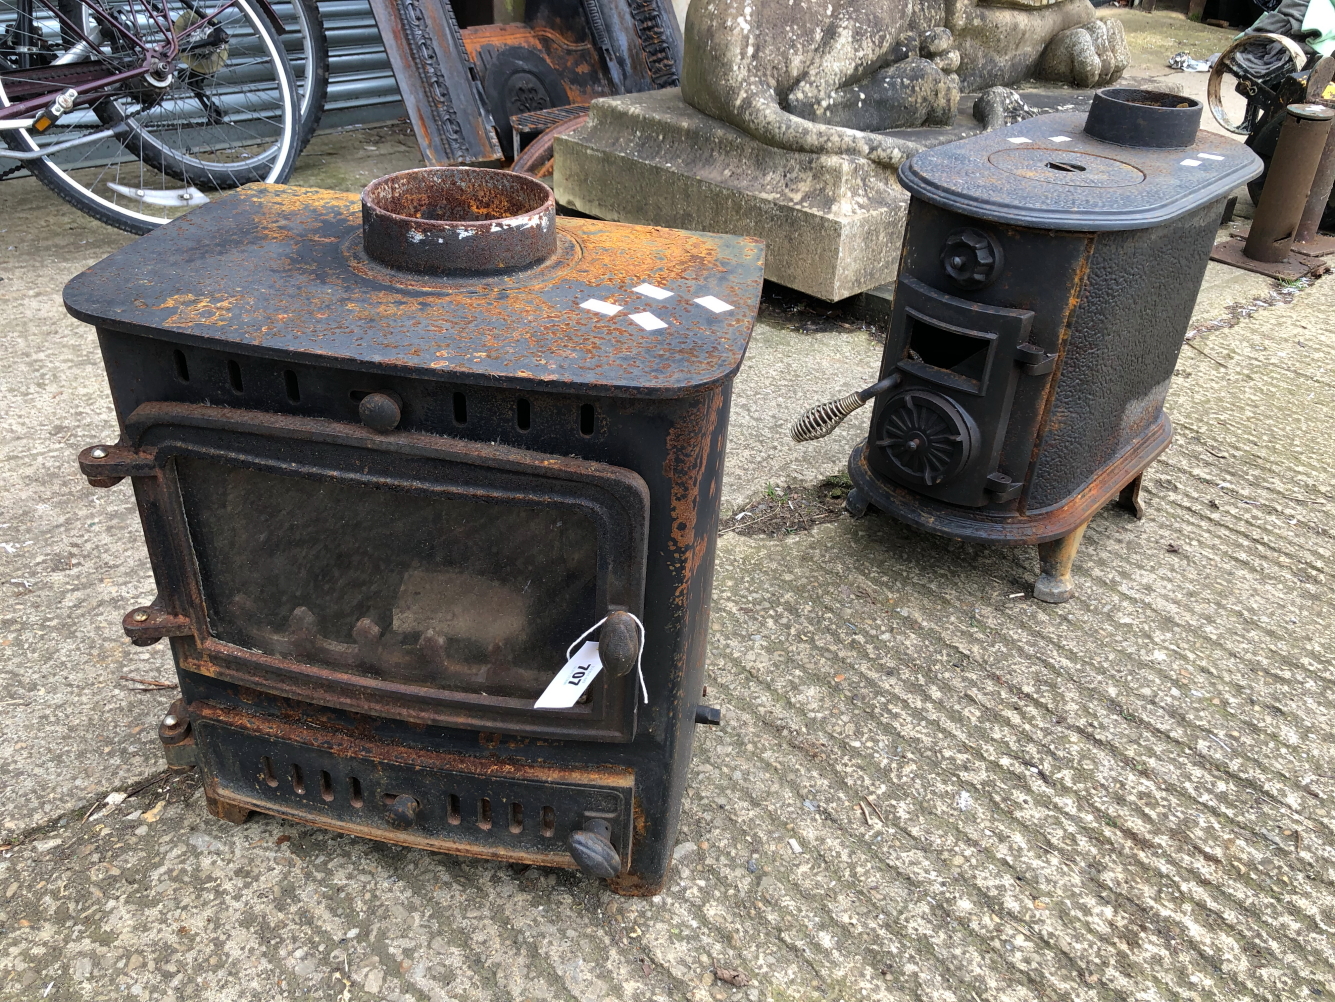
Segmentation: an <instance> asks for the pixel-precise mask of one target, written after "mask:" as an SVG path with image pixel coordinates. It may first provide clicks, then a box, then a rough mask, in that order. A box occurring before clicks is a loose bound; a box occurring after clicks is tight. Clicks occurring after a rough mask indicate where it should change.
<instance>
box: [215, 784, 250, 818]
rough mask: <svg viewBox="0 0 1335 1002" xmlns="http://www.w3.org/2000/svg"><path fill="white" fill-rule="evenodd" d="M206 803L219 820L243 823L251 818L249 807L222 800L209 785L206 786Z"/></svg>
mask: <svg viewBox="0 0 1335 1002" xmlns="http://www.w3.org/2000/svg"><path fill="white" fill-rule="evenodd" d="M204 803H205V805H206V806H207V807H208V809H209V813H210V814H212V815H213V816H214V817H215V818H217V819H218V820H219V821H230V822H231V823H232V824H234V825H243V824H245V823H246V821H247V820H248V819H249V818H250V808H249V807H242V806H241V805H240V804H233V803H232V802H230V801H227V800H220V799H218V798H217V797H215V796H214V795H213V794H212V793H211V792H210V791H209V788H208V787H207V786H205V787H204Z"/></svg>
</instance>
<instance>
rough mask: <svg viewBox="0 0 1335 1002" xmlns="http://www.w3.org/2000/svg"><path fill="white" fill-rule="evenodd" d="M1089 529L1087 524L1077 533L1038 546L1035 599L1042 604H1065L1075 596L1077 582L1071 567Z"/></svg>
mask: <svg viewBox="0 0 1335 1002" xmlns="http://www.w3.org/2000/svg"><path fill="white" fill-rule="evenodd" d="M1087 528H1089V523H1088V522H1086V523H1085V524H1084V525H1082V526H1080V528H1078V529H1076V530H1075V532H1073V533H1071V534H1070V535H1069V536H1066V537H1064V538H1062V539H1054V540H1053V541H1052V542H1050V543H1039V544H1038V566H1039V570H1040V572H1041V573H1040V574H1039V575H1038V580H1037V581H1035V582H1034V598H1036V599H1038V600H1039V601H1040V602H1065V601H1066V600H1067V599H1068V598H1070V597H1071V596H1072V595H1074V594H1075V582H1074V581H1072V580H1071V565H1072V564H1073V563H1075V554H1076V551H1077V550H1079V549H1080V539H1081V537H1082V536H1084V534H1085V530H1086V529H1087Z"/></svg>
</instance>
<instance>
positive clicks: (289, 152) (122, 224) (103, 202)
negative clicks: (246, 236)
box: [0, 0, 327, 235]
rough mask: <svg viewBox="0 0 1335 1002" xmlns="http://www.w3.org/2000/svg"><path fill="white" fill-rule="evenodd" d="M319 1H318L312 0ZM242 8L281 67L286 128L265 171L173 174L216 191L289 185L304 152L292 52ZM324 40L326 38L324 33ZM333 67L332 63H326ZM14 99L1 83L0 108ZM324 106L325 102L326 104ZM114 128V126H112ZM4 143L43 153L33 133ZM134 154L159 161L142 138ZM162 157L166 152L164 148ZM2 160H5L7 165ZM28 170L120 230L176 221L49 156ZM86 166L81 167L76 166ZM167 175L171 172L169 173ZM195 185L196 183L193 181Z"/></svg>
mask: <svg viewBox="0 0 1335 1002" xmlns="http://www.w3.org/2000/svg"><path fill="white" fill-rule="evenodd" d="M312 2H313V0H312ZM237 6H238V7H240V8H244V11H245V14H246V16H247V19H248V21H249V23H250V25H251V26H252V27H253V28H255V29H256V33H257V35H259V36H261V39H262V42H263V46H264V48H265V51H266V52H267V53H268V54H269V58H270V60H271V62H272V63H273V65H274V66H275V67H276V68H277V71H276V78H277V81H278V90H279V92H280V94H281V96H282V98H281V99H282V104H283V113H282V124H281V126H280V129H279V137H278V140H277V141H276V142H275V143H274V144H273V147H275V148H276V151H275V153H276V155H275V156H273V157H272V158H271V159H269V160H268V161H267V163H265V164H264V166H263V169H262V170H261V169H256V168H255V167H251V168H249V169H246V170H227V171H205V172H202V174H201V173H195V172H190V171H182V172H181V173H177V174H172V176H175V177H178V178H180V177H181V174H184V173H195V176H196V177H197V178H198V179H199V181H200V182H201V183H203V184H204V185H205V186H207V187H208V188H209V189H210V190H211V191H219V190H225V189H227V188H232V187H237V186H238V185H240V184H245V183H247V182H249V181H268V182H271V183H279V184H281V183H282V182H284V181H286V180H287V179H288V178H289V177H290V176H291V173H292V168H293V167H294V166H295V163H296V158H297V154H298V153H299V152H300V148H301V143H300V141H299V136H300V131H299V130H300V123H299V119H298V98H297V89H296V81H295V78H294V76H293V74H292V67H291V65H290V63H289V62H288V60H287V56H286V52H285V50H284V46H283V44H282V42H281V41H280V40H279V36H278V35H277V34H276V33H275V32H274V31H273V29H272V28H271V27H270V26H269V24H268V23H267V20H266V19H265V18H264V17H263V15H261V14H260V13H259V12H258V11H257V10H256V9H255V8H254V7H253V6H252V4H251V3H250V2H249V0H238V3H237ZM319 37H320V38H321V40H323V32H322V31H321V32H320V35H319ZM326 65H327V64H326ZM9 103H10V102H9V99H8V97H7V95H5V93H4V90H3V85H2V82H0V106H3V105H8V104H9ZM321 103H322V102H321ZM106 117H112V118H114V117H115V116H106V115H105V113H102V114H98V118H100V119H101V118H106ZM108 124H112V123H108ZM0 140H2V141H3V142H4V144H5V145H6V146H7V147H9V148H10V149H14V150H19V151H22V152H31V151H36V150H38V149H39V147H38V145H37V143H36V142H35V140H34V139H33V138H32V136H31V135H30V134H29V133H28V131H27V130H4V131H0ZM121 145H123V146H124V147H125V148H126V149H127V151H128V152H130V153H131V154H132V155H133V154H135V153H136V149H135V147H136V146H138V147H140V148H142V149H144V151H145V152H149V155H150V157H155V152H154V151H152V147H151V146H150V144H147V143H144V142H142V136H140V137H136V136H127V137H125V139H124V140H122V144H121ZM156 152H157V153H161V147H159V149H158V151H156ZM3 159H4V158H3V157H0V161H3ZM156 159H159V160H160V161H162V166H164V167H165V166H168V165H169V164H168V162H167V161H169V160H170V159H171V158H170V157H168V156H156ZM143 163H145V164H146V165H147V166H149V167H152V168H153V169H157V170H160V169H161V168H160V167H159V166H158V165H157V164H154V163H150V162H149V159H144V160H143ZM23 166H25V167H26V168H27V170H28V172H29V173H30V174H31V175H33V176H34V177H36V178H37V180H38V181H39V182H40V183H41V184H42V185H43V186H44V187H46V188H48V189H49V190H50V191H52V192H53V193H54V194H56V195H57V196H59V197H60V198H61V199H62V200H64V201H65V202H67V203H69V204H70V205H72V206H74V207H75V208H77V209H79V210H80V211H81V212H83V213H84V214H85V215H88V216H90V217H91V218H93V219H96V220H98V221H99V222H101V223H105V224H106V225H108V226H112V227H115V228H116V229H120V230H124V231H126V232H128V233H133V234H136V235H143V234H145V233H150V232H152V231H153V230H154V229H156V228H157V227H158V226H161V225H162V224H163V223H166V222H170V219H171V218H172V217H167V216H163V215H151V214H149V213H145V212H139V211H136V210H135V209H134V208H132V207H131V206H130V204H129V203H127V204H117V202H115V201H112V200H109V199H108V198H106V197H103V196H102V195H99V194H98V193H96V192H94V191H91V190H90V189H89V188H88V187H86V186H85V185H83V184H80V183H79V181H77V180H76V179H74V178H73V177H71V176H70V174H69V173H67V172H66V170H65V169H62V167H61V166H60V165H58V164H56V163H54V162H53V161H52V160H51V159H50V158H47V157H43V158H41V159H38V160H27V161H24V162H23ZM75 166H76V167H77V166H81V165H75ZM163 173H164V174H166V173H168V172H167V171H163ZM192 183H195V182H194V181H192Z"/></svg>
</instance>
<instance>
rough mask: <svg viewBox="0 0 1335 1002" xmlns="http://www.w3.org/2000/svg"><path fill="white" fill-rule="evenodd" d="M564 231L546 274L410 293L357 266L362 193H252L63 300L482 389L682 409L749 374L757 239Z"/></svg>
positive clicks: (99, 271) (261, 349)
mask: <svg viewBox="0 0 1335 1002" xmlns="http://www.w3.org/2000/svg"><path fill="white" fill-rule="evenodd" d="M556 231H557V251H556V254H555V255H554V256H553V258H552V261H551V263H550V264H549V265H544V266H539V267H537V268H534V269H531V270H529V271H526V272H523V273H518V274H511V275H505V274H502V275H498V276H494V277H490V278H487V279H484V280H482V281H478V280H477V279H472V278H469V279H456V280H449V279H441V280H439V281H438V282H434V283H433V281H432V280H430V279H428V278H426V277H423V278H422V280H421V281H420V282H416V283H413V282H412V281H402V282H400V281H399V280H398V279H396V278H395V276H394V275H393V274H384V275H378V274H377V275H376V277H368V276H367V275H366V274H361V273H359V272H358V271H356V270H354V268H353V267H350V266H349V264H350V263H351V264H353V265H356V263H357V261H358V260H359V258H360V259H361V260H365V256H364V254H362V253H361V251H360V248H359V244H360V242H361V220H360V202H359V199H358V197H357V196H356V195H352V194H345V193H342V192H330V191H312V190H304V189H300V188H290V187H282V186H267V185H249V186H247V187H246V188H244V189H242V190H240V191H237V192H233V193H231V194H228V195H226V196H224V197H222V198H220V199H217V200H215V201H213V202H211V203H210V204H208V205H206V206H201V207H200V208H199V209H197V210H195V211H194V212H191V213H189V214H188V215H187V216H184V217H182V218H181V220H179V221H178V222H176V223H173V224H172V225H171V226H164V227H161V228H160V229H158V230H156V231H154V232H153V233H151V234H149V235H148V236H146V237H144V238H142V239H141V240H138V241H136V242H135V243H133V244H130V245H129V246H128V247H126V248H124V249H122V250H120V251H117V252H116V253H115V254H112V255H111V256H110V257H108V258H106V259H105V260H103V261H102V262H101V263H99V264H98V265H97V266H96V267H94V268H92V269H90V270H88V271H86V272H84V273H83V274H81V275H79V276H78V277H76V278H75V279H74V280H73V281H72V282H71V283H70V284H69V285H67V286H66V288H65V304H66V307H67V308H68V309H69V310H70V312H71V313H72V314H73V315H74V316H75V317H77V318H79V319H81V320H84V321H85V322H87V323H92V324H97V325H99V326H100V327H102V328H104V329H111V330H118V331H123V332H125V333H148V332H150V331H151V332H153V333H154V335H155V336H157V337H161V338H166V339H169V340H176V341H179V342H181V343H183V344H196V345H200V346H204V345H211V346H213V347H214V348H217V349H228V348H230V349H233V350H243V351H245V352H246V353H247V354H254V355H263V356H266V357H270V358H287V359H294V358H295V359H297V360H299V359H300V358H303V357H304V358H308V359H310V360H311V361H315V360H317V359H318V360H319V361H320V362H322V363H324V364H330V363H338V364H342V365H347V366H350V367H354V368H358V369H361V370H363V371H367V370H379V371H391V370H393V371H398V372H400V373H405V374H406V373H407V372H411V373H412V374H413V376H414V377H416V378H427V379H439V380H449V381H453V382H464V383H469V384H493V385H494V381H495V380H497V379H504V380H507V382H508V383H509V384H510V385H513V386H516V387H527V388H532V389H542V388H543V387H548V388H551V387H559V386H562V385H569V384H578V385H580V386H584V387H588V388H590V389H595V388H596V389H597V391H598V392H600V393H606V394H608V395H614V396H638V397H643V396H670V395H676V394H680V393H682V392H685V391H688V390H703V389H706V388H709V387H712V386H717V385H719V384H721V383H722V382H723V381H724V380H726V379H728V378H730V377H731V376H732V375H733V374H734V373H735V372H736V370H737V367H738V366H739V365H740V364H741V360H742V354H743V352H744V350H745V346H746V342H747V338H748V337H749V334H750V329H751V321H752V318H753V316H754V314H755V309H756V306H757V304H758V302H759V294H760V282H761V275H762V271H763V267H764V260H763V257H764V245H763V242H762V241H759V240H756V239H753V238H749V237H733V236H722V235H713V234H699V233H681V232H679V231H673V230H666V229H660V228H657V227H637V226H630V225H626V224H620V223H607V222H602V221H599V220H586V219H568V218H564V217H558V218H557V220H556ZM368 274H375V273H371V272H368ZM645 286H652V287H654V288H655V289H661V290H663V291H664V292H666V293H668V296H667V298H655V297H654V296H650V295H646V294H645V293H643V292H637V291H636V290H637V289H639V288H642V287H645ZM707 297H712V298H711V299H710V303H711V304H712V305H714V306H715V307H716V308H717V307H718V306H727V307H728V309H726V310H720V311H719V312H715V309H713V308H711V307H710V306H706V305H702V304H700V303H699V302H697V301H696V300H698V299H704V298H707ZM591 300H594V301H597V302H599V303H607V304H609V305H610V306H612V307H615V312H614V313H612V314H611V315H608V314H606V313H599V312H597V311H595V310H593V309H589V308H586V307H584V306H582V305H581V304H584V303H588V302H589V301H591ZM715 300H717V303H714V301H715ZM637 316H638V317H640V318H641V320H640V321H637V320H636V319H634V318H635V317H637ZM650 318H652V319H650ZM642 323H649V324H651V325H654V326H652V327H651V328H646V327H645V326H643V325H642ZM658 323H661V324H662V326H661V327H660V326H656V324H658Z"/></svg>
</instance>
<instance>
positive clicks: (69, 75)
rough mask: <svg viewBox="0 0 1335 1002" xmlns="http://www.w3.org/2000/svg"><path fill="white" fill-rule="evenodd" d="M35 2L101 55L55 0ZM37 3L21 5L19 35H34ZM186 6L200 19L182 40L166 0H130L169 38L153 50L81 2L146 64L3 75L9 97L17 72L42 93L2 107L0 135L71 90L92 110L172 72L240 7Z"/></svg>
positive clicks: (267, 10) (69, 66)
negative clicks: (194, 42)
mask: <svg viewBox="0 0 1335 1002" xmlns="http://www.w3.org/2000/svg"><path fill="white" fill-rule="evenodd" d="M36 2H39V3H41V5H42V6H43V7H44V8H45V9H46V10H48V11H50V12H51V13H52V14H54V15H55V17H56V20H58V21H59V22H60V25H61V34H62V35H64V34H65V32H69V35H70V36H71V37H73V38H75V39H77V41H76V43H75V44H76V45H80V46H84V47H86V51H88V52H100V51H101V45H100V43H98V42H96V41H94V40H93V39H92V38H91V37H90V36H89V35H88V34H87V33H86V32H85V30H84V25H83V24H76V23H75V22H74V20H72V19H71V18H70V17H68V16H67V15H66V14H65V13H64V12H63V11H61V10H60V8H59V5H58V3H56V2H55V0H36ZM33 3H34V0H20V5H19V22H18V24H19V26H20V30H21V31H24V32H26V33H31V32H32V31H33V28H32V25H33ZM185 3H186V6H188V7H189V8H190V9H191V10H192V11H194V12H195V13H196V14H197V15H199V18H200V19H199V20H198V21H196V22H195V23H194V24H192V25H190V26H189V27H187V28H186V29H185V30H184V31H182V32H181V33H180V34H179V35H178V34H176V33H175V31H174V30H173V28H172V23H173V20H172V17H171V13H170V9H169V7H168V5H167V0H161V4H160V5H157V4H155V2H154V0H138V2H136V0H129V7H130V9H131V11H132V12H136V13H142V14H143V15H144V16H146V17H147V18H148V19H149V20H150V21H152V23H153V24H154V25H155V26H156V27H157V28H158V29H159V30H160V31H161V32H162V35H163V37H164V38H165V39H166V41H165V42H163V43H161V44H158V45H149V44H147V43H146V42H145V41H144V40H143V39H142V38H139V37H138V36H137V35H135V34H134V33H133V32H131V31H130V30H128V29H127V28H126V27H125V26H124V25H123V24H121V22H120V21H119V20H118V19H117V18H116V17H115V15H114V14H113V13H112V12H111V11H110V10H109V9H108V8H106V7H103V6H102V5H101V4H100V3H97V2H90V0H83V3H82V4H81V7H82V8H84V9H85V10H87V11H88V12H89V13H91V15H92V20H93V21H94V22H95V23H97V24H98V26H99V31H100V30H102V29H106V28H109V29H110V30H111V31H112V32H114V33H115V34H116V35H118V36H119V37H120V39H121V40H122V41H124V42H125V43H126V44H127V45H129V46H130V47H131V48H133V49H137V50H139V51H140V52H141V53H143V63H142V65H140V66H138V67H136V68H134V69H129V70H123V71H121V72H119V73H112V74H106V73H105V72H104V71H102V70H99V69H97V68H88V69H84V70H83V72H80V68H81V67H82V66H83V65H84V64H82V63H80V62H70V63H60V62H53V63H50V64H48V65H46V66H37V67H20V68H19V69H18V70H17V71H15V70H0V82H4V84H5V90H6V93H7V96H8V93H9V91H10V83H9V79H10V76H11V74H13V73H16V72H17V73H21V74H22V75H23V76H22V81H21V86H19V87H18V88H16V89H17V90H19V91H20V92H23V91H33V90H36V91H39V93H38V94H36V95H34V96H32V97H27V98H24V99H23V100H19V101H14V102H13V103H12V104H9V105H7V106H5V107H3V108H0V130H2V129H5V128H6V127H8V128H27V127H29V126H31V124H32V121H31V118H30V116H31V115H33V114H34V113H37V112H40V111H42V110H43V109H45V108H46V107H47V106H48V105H49V104H50V103H51V101H52V100H53V99H54V98H55V96H56V95H58V94H60V93H63V92H65V91H67V90H71V89H72V90H74V91H75V92H76V93H77V97H76V98H75V106H78V105H88V104H93V103H96V102H97V101H99V100H101V99H103V98H105V97H109V96H111V95H110V89H111V88H113V87H115V86H116V85H118V84H121V83H124V82H125V81H127V80H134V79H136V78H138V77H145V76H149V75H150V74H153V73H155V72H156V73H158V74H159V75H161V74H163V73H165V72H169V68H170V67H171V66H172V65H173V64H174V63H175V61H176V58H177V56H179V55H180V53H181V47H182V42H183V41H185V40H186V39H188V38H190V36H192V35H196V34H198V33H199V32H200V31H201V30H206V29H211V28H212V27H213V26H214V25H215V24H216V19H217V18H218V17H219V15H221V14H222V13H224V12H225V11H227V10H229V9H231V8H232V7H235V6H236V0H223V2H222V3H221V4H219V5H218V6H217V7H216V8H214V9H213V10H212V11H210V12H209V13H208V14H203V13H202V12H201V11H199V10H198V9H197V7H196V4H195V3H194V2H193V0H185ZM254 3H255V5H256V6H257V7H259V9H260V10H261V12H262V13H263V14H264V17H265V19H266V20H267V21H268V22H269V23H270V25H272V26H273V28H274V31H275V32H277V33H278V34H279V35H281V34H283V33H284V32H285V31H286V30H287V29H286V28H284V26H283V23H282V21H281V20H280V19H279V17H278V14H277V12H276V11H275V10H274V9H273V6H272V5H271V4H270V2H269V0H254ZM43 77H49V81H46V80H43V79H42V78H43ZM168 81H170V76H168ZM44 85H45V86H44ZM20 123H21V124H20Z"/></svg>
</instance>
